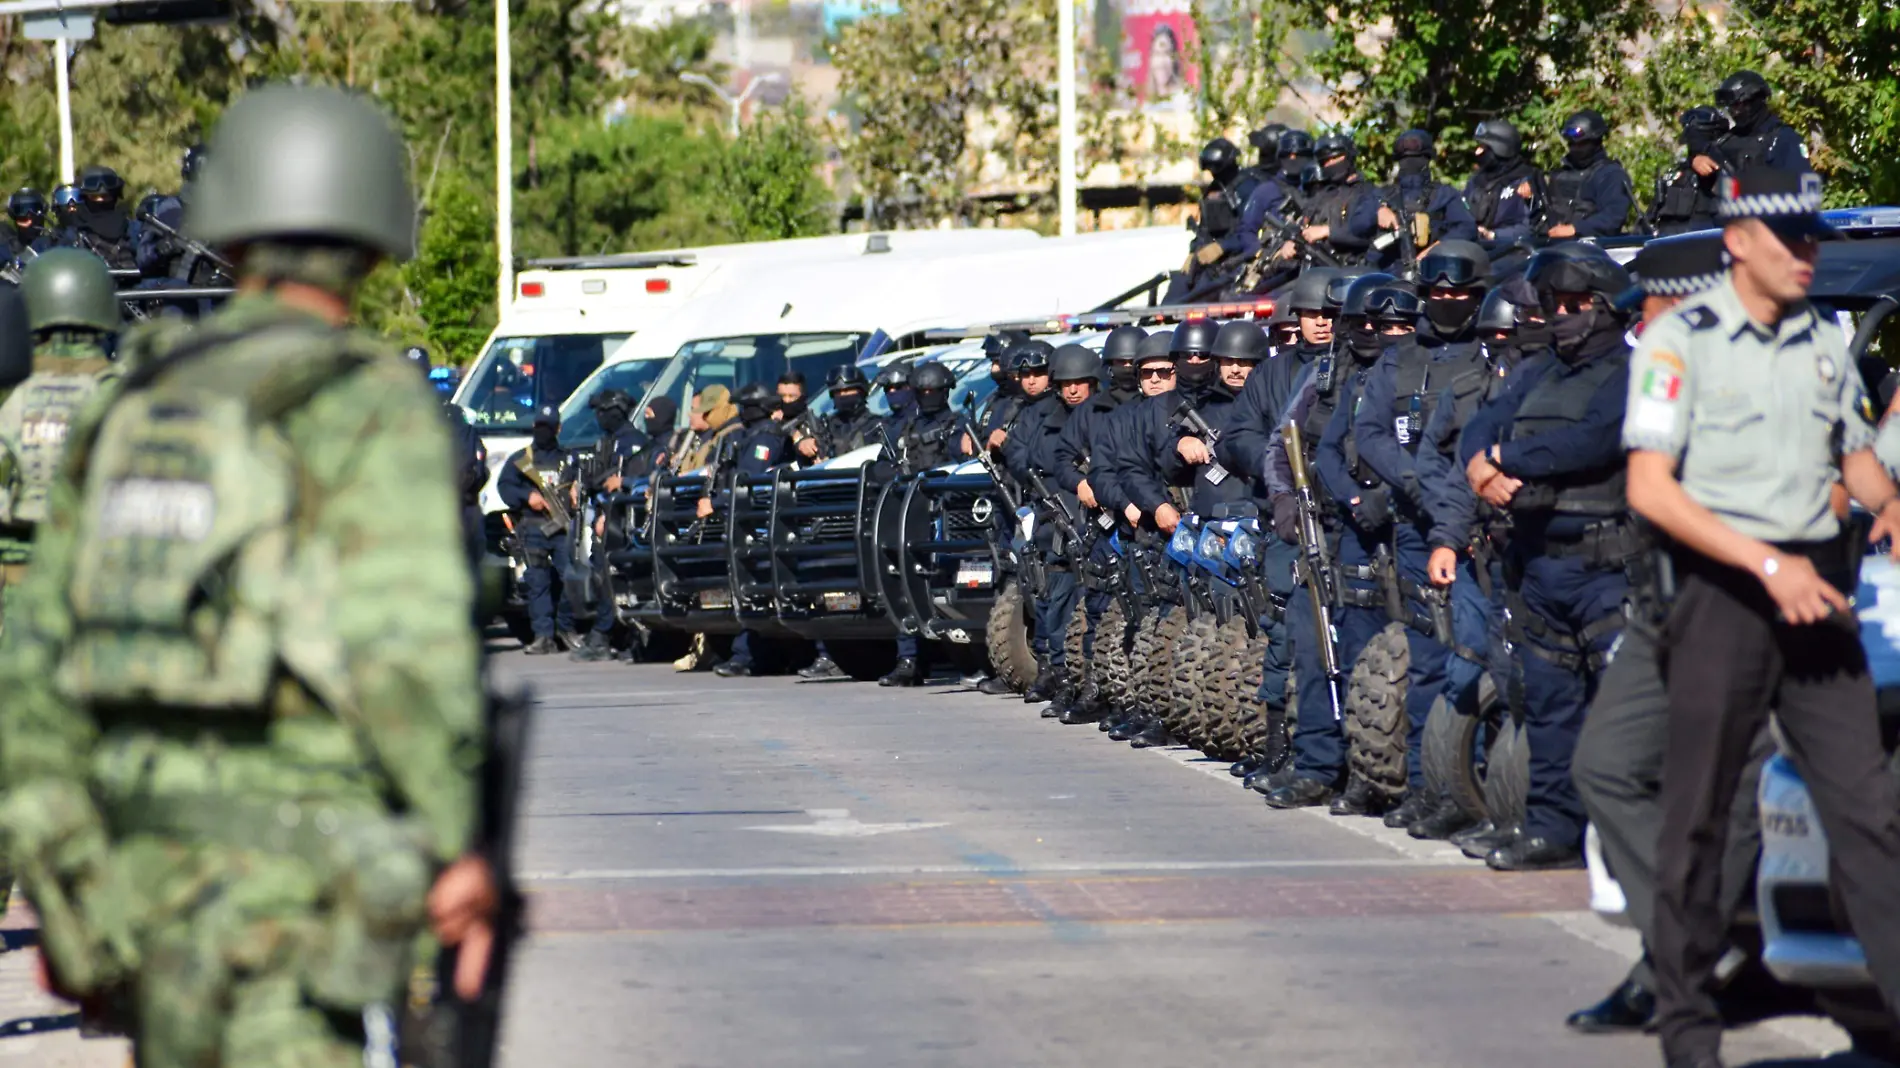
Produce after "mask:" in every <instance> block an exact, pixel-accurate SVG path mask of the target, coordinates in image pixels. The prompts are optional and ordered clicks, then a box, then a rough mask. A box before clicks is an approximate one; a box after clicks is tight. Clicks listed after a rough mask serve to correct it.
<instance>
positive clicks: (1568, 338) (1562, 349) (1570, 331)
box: [1550, 307, 1602, 359]
mask: <svg viewBox="0 0 1900 1068" xmlns="http://www.w3.org/2000/svg"><path fill="white" fill-rule="evenodd" d="M1601 315H1602V312H1600V311H1598V310H1597V309H1596V308H1595V307H1592V308H1590V309H1589V310H1587V311H1582V312H1578V313H1577V314H1575V315H1559V316H1558V317H1557V318H1555V319H1553V320H1552V321H1551V324H1550V347H1551V348H1553V349H1556V350H1557V355H1558V356H1560V357H1562V358H1564V359H1569V358H1570V357H1572V356H1575V355H1576V354H1577V350H1578V349H1581V348H1582V347H1583V343H1584V342H1586V341H1588V340H1590V335H1592V334H1594V333H1596V332H1597V319H1598V318H1599V317H1600V316H1601Z"/></svg>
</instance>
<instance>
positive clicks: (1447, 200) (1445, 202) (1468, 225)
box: [1385, 174, 1478, 261]
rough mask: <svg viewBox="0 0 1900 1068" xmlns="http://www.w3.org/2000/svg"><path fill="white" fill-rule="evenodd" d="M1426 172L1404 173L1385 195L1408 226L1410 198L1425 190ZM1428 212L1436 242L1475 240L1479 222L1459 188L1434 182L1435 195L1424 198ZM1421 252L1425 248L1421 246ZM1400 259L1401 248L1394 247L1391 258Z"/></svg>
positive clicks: (1388, 187) (1394, 210) (1387, 188)
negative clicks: (1473, 215)
mask: <svg viewBox="0 0 1900 1068" xmlns="http://www.w3.org/2000/svg"><path fill="white" fill-rule="evenodd" d="M1427 180H1428V179H1427V177H1426V176H1425V175H1414V174H1402V175H1400V176H1399V177H1398V180H1397V181H1394V182H1393V183H1392V184H1391V185H1390V186H1387V187H1386V190H1385V192H1386V196H1387V197H1388V198H1389V199H1390V200H1391V202H1392V211H1393V214H1396V215H1399V216H1400V219H1399V222H1400V223H1401V224H1405V225H1409V224H1410V220H1408V219H1405V218H1404V217H1403V216H1404V214H1405V213H1404V211H1403V210H1402V209H1403V208H1404V204H1405V199H1406V198H1407V197H1415V196H1417V195H1418V194H1419V193H1420V192H1422V191H1423V189H1424V184H1425V182H1426V181H1427ZM1425 214H1427V215H1429V216H1431V217H1432V240H1433V241H1434V242H1437V241H1476V240H1477V239H1478V222H1477V220H1476V219H1473V218H1472V217H1471V208H1470V207H1469V206H1468V205H1467V204H1465V197H1464V194H1463V193H1460V192H1459V191H1458V190H1457V189H1456V188H1454V187H1452V186H1449V185H1446V184H1445V183H1443V182H1437V181H1434V182H1433V183H1432V195H1431V196H1430V197H1428V198H1426V200H1425ZM1420 251H1421V252H1422V251H1424V250H1423V248H1422V247H1421V248H1420ZM1389 258H1390V259H1391V260H1393V261H1397V259H1398V250H1397V247H1396V246H1394V248H1393V249H1392V254H1391V256H1390V257H1389Z"/></svg>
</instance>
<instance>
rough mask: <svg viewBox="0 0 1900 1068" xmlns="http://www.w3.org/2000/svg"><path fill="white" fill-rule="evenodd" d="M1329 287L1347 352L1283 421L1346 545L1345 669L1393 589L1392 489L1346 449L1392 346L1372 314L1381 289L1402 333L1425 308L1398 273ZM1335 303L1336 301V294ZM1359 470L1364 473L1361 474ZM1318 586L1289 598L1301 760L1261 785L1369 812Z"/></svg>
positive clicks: (1302, 801)
mask: <svg viewBox="0 0 1900 1068" xmlns="http://www.w3.org/2000/svg"><path fill="white" fill-rule="evenodd" d="M1328 286H1329V288H1335V289H1336V290H1343V292H1342V293H1340V295H1339V297H1338V303H1339V313H1338V318H1337V323H1336V325H1335V330H1336V332H1337V333H1336V336H1337V337H1338V338H1339V339H1340V344H1339V346H1338V347H1339V348H1340V349H1341V355H1342V356H1343V357H1344V358H1343V359H1339V360H1335V359H1334V358H1333V356H1332V355H1331V354H1330V353H1329V354H1328V355H1327V356H1326V357H1325V358H1322V359H1320V360H1317V361H1315V362H1314V363H1313V364H1312V366H1311V367H1310V368H1309V369H1308V371H1307V372H1306V374H1305V375H1303V376H1302V378H1301V382H1300V385H1299V386H1298V388H1297V389H1296V390H1295V392H1294V395H1293V397H1292V399H1290V400H1289V401H1288V402H1287V406H1286V409H1285V410H1284V411H1283V412H1282V413H1281V418H1282V420H1283V422H1290V423H1294V424H1297V425H1298V426H1299V428H1300V430H1301V444H1302V446H1303V447H1304V450H1305V459H1306V462H1307V466H1308V468H1309V469H1310V470H1312V471H1313V472H1315V474H1314V477H1315V478H1316V479H1317V481H1318V483H1319V484H1318V485H1317V486H1315V487H1314V489H1315V492H1316V494H1317V495H1318V496H1319V497H1320V498H1321V503H1322V507H1323V509H1324V511H1323V514H1322V515H1321V516H1320V517H1318V518H1320V519H1321V520H1322V522H1323V523H1324V524H1325V527H1326V535H1325V536H1326V537H1327V539H1328V541H1329V542H1331V543H1333V544H1334V545H1335V546H1336V549H1335V550H1334V553H1333V558H1334V560H1335V561H1336V563H1337V570H1338V572H1339V574H1338V576H1337V578H1336V580H1335V581H1336V584H1337V586H1338V590H1337V591H1336V592H1337V600H1336V608H1335V610H1334V613H1333V633H1334V635H1335V639H1336V649H1337V653H1338V658H1337V662H1338V664H1339V665H1340V667H1341V670H1342V671H1345V672H1348V673H1349V672H1350V671H1351V670H1352V664H1353V663H1354V662H1356V661H1357V660H1358V659H1359V654H1360V652H1361V651H1363V650H1364V649H1365V647H1366V644H1367V643H1368V642H1370V641H1371V640H1372V638H1373V636H1374V635H1376V634H1378V633H1379V631H1380V630H1381V629H1382V628H1383V627H1384V626H1385V623H1386V619H1385V611H1384V606H1385V598H1384V596H1383V594H1382V593H1381V592H1380V590H1379V589H1378V587H1377V585H1376V584H1375V581H1374V579H1375V572H1374V569H1373V567H1372V562H1373V557H1374V552H1375V549H1376V547H1377V545H1378V544H1379V542H1380V540H1381V537H1382V536H1383V535H1385V534H1386V532H1387V529H1388V528H1389V527H1390V523H1391V514H1390V512H1391V509H1390V504H1389V494H1388V493H1386V492H1385V491H1384V490H1383V489H1375V488H1365V492H1362V487H1361V486H1360V483H1359V479H1360V478H1361V477H1363V475H1364V472H1363V469H1361V468H1360V466H1359V465H1358V464H1355V463H1351V462H1350V461H1349V460H1348V458H1347V457H1346V454H1345V441H1346V439H1347V437H1348V436H1349V432H1350V428H1351V425H1352V409H1353V406H1354V405H1355V404H1356V403H1357V401H1358V397H1359V394H1360V391H1361V389H1362V388H1363V386H1364V383H1365V377H1366V375H1367V373H1369V372H1370V371H1371V369H1372V365H1373V364H1374V363H1375V362H1376V361H1377V360H1378V358H1379V356H1380V355H1381V353H1383V352H1384V350H1385V346H1386V344H1387V342H1386V341H1385V340H1384V335H1383V333H1382V328H1381V326H1380V325H1379V324H1377V323H1375V322H1374V321H1373V318H1372V310H1371V309H1372V301H1373V300H1374V298H1377V297H1381V296H1382V295H1383V298H1384V300H1385V301H1388V302H1389V307H1388V308H1387V314H1388V316H1389V318H1390V327H1391V329H1392V331H1393V335H1394V336H1395V337H1398V336H1403V334H1404V333H1405V332H1406V330H1407V329H1408V327H1407V326H1405V325H1404V324H1402V323H1401V322H1399V319H1400V318H1401V317H1402V316H1403V315H1404V312H1405V311H1406V308H1405V307H1403V305H1404V300H1403V297H1402V296H1401V295H1405V296H1410V298H1411V301H1410V311H1411V314H1412V316H1413V317H1414V318H1415V317H1416V316H1417V314H1418V312H1419V308H1418V298H1417V296H1416V295H1415V294H1410V293H1409V291H1407V290H1404V289H1402V288H1395V286H1396V283H1395V280H1394V279H1393V278H1392V276H1391V275H1387V274H1377V273H1374V274H1363V275H1360V276H1358V277H1356V278H1348V277H1345V276H1335V277H1333V278H1332V279H1329V280H1328ZM1329 302H1330V301H1329ZM1271 441H1272V443H1273V446H1274V448H1277V449H1278V452H1279V455H1274V454H1273V450H1272V449H1270V450H1269V455H1268V456H1267V457H1266V463H1267V472H1266V473H1267V482H1268V488H1269V492H1270V493H1271V495H1272V501H1273V503H1272V508H1273V514H1274V528H1275V532H1276V534H1278V535H1279V537H1280V539H1281V540H1282V541H1286V542H1288V543H1289V544H1291V543H1294V542H1296V541H1297V538H1298V534H1297V530H1298V523H1297V516H1298V510H1297V507H1296V502H1295V499H1294V497H1293V494H1294V483H1293V476H1292V466H1291V464H1290V463H1289V462H1288V460H1287V458H1286V456H1285V451H1286V448H1287V447H1289V444H1288V443H1287V442H1286V441H1285V439H1284V438H1282V437H1280V436H1278V435H1276V436H1275V437H1274V438H1272V439H1271ZM1355 472H1358V473H1357V474H1355ZM1314 613H1315V610H1314V607H1313V604H1312V596H1311V591H1310V590H1308V589H1301V590H1298V591H1295V592H1294V594H1293V596H1292V599H1291V600H1290V601H1289V602H1288V605H1287V619H1286V624H1287V633H1288V634H1290V635H1292V637H1293V670H1294V673H1295V675H1296V676H1297V678H1298V681H1299V699H1300V705H1299V709H1298V713H1297V716H1296V722H1295V726H1294V732H1293V760H1292V762H1291V763H1290V764H1288V765H1287V766H1286V768H1284V769H1281V771H1280V773H1279V774H1277V775H1272V774H1270V775H1268V776H1266V777H1265V778H1264V779H1256V780H1255V783H1254V785H1255V787H1256V788H1257V789H1262V790H1263V791H1264V792H1265V793H1266V795H1267V804H1269V805H1271V806H1273V807H1274V808H1306V807H1309V806H1313V805H1324V804H1327V803H1329V802H1332V801H1334V800H1342V801H1344V799H1345V798H1348V797H1350V798H1351V800H1350V801H1347V802H1345V803H1343V804H1342V805H1341V807H1340V812H1341V814H1342V815H1343V814H1348V813H1362V812H1364V811H1366V806H1367V805H1368V804H1369V802H1370V798H1368V797H1366V796H1365V794H1364V792H1363V791H1355V792H1354V793H1353V794H1350V795H1348V794H1341V793H1340V792H1339V790H1340V787H1341V785H1342V783H1341V780H1342V779H1343V778H1344V777H1345V773H1346V734H1345V728H1344V726H1343V721H1342V718H1341V717H1342V714H1343V705H1342V704H1341V703H1340V702H1341V699H1342V698H1343V696H1344V694H1343V680H1342V679H1328V678H1327V677H1326V672H1325V669H1324V662H1323V659H1322V652H1321V649H1320V647H1319V646H1318V644H1317V640H1316V639H1315V638H1314V637H1313V636H1314V635H1315V633H1316V626H1317V624H1316V623H1315V618H1314Z"/></svg>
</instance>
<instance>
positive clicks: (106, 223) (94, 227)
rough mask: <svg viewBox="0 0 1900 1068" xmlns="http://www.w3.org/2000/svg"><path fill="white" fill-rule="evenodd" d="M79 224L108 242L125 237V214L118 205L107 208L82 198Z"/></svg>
mask: <svg viewBox="0 0 1900 1068" xmlns="http://www.w3.org/2000/svg"><path fill="white" fill-rule="evenodd" d="M78 223H79V225H80V226H82V227H84V228H85V229H87V230H91V231H92V232H93V233H95V234H98V235H99V236H100V237H103V238H105V239H106V240H107V241H118V240H119V239H121V238H123V237H124V236H125V227H126V219H125V212H122V211H120V210H119V206H118V205H117V204H113V205H112V206H110V207H107V206H105V205H101V204H94V203H93V202H92V201H90V200H87V199H85V198H84V197H81V198H80V200H79V218H78Z"/></svg>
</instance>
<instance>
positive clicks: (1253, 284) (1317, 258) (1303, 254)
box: [1237, 213, 1339, 293]
mask: <svg viewBox="0 0 1900 1068" xmlns="http://www.w3.org/2000/svg"><path fill="white" fill-rule="evenodd" d="M1305 229H1306V227H1304V226H1302V225H1301V224H1300V218H1299V216H1298V215H1297V214H1291V213H1289V214H1288V215H1287V216H1286V217H1285V218H1284V219H1281V220H1280V221H1279V222H1277V223H1273V224H1271V225H1270V226H1269V228H1268V229H1266V230H1263V231H1261V234H1260V250H1259V251H1258V252H1255V253H1254V254H1253V256H1252V257H1250V258H1249V259H1248V260H1247V262H1246V263H1245V264H1244V265H1242V267H1241V270H1240V275H1239V278H1238V279H1237V281H1238V283H1239V285H1238V287H1237V288H1238V289H1239V290H1240V291H1241V292H1243V293H1265V292H1270V291H1272V290H1274V289H1278V288H1279V287H1280V286H1281V285H1284V284H1285V283H1286V282H1287V281H1289V280H1291V279H1292V278H1294V277H1297V276H1298V275H1299V274H1300V273H1301V272H1302V271H1304V270H1306V268H1308V267H1337V266H1339V257H1337V256H1335V255H1333V254H1332V253H1330V252H1328V251H1326V250H1325V249H1323V248H1321V247H1319V246H1318V245H1315V244H1313V243H1312V242H1311V241H1308V240H1307V239H1306V237H1305V236H1304V234H1303V231H1304V230H1305ZM1288 242H1291V243H1292V245H1293V258H1292V259H1291V260H1285V261H1279V260H1277V259H1276V257H1277V256H1278V255H1279V252H1280V247H1281V246H1282V245H1285V244H1287V243H1288ZM1282 276H1285V277H1282Z"/></svg>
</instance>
